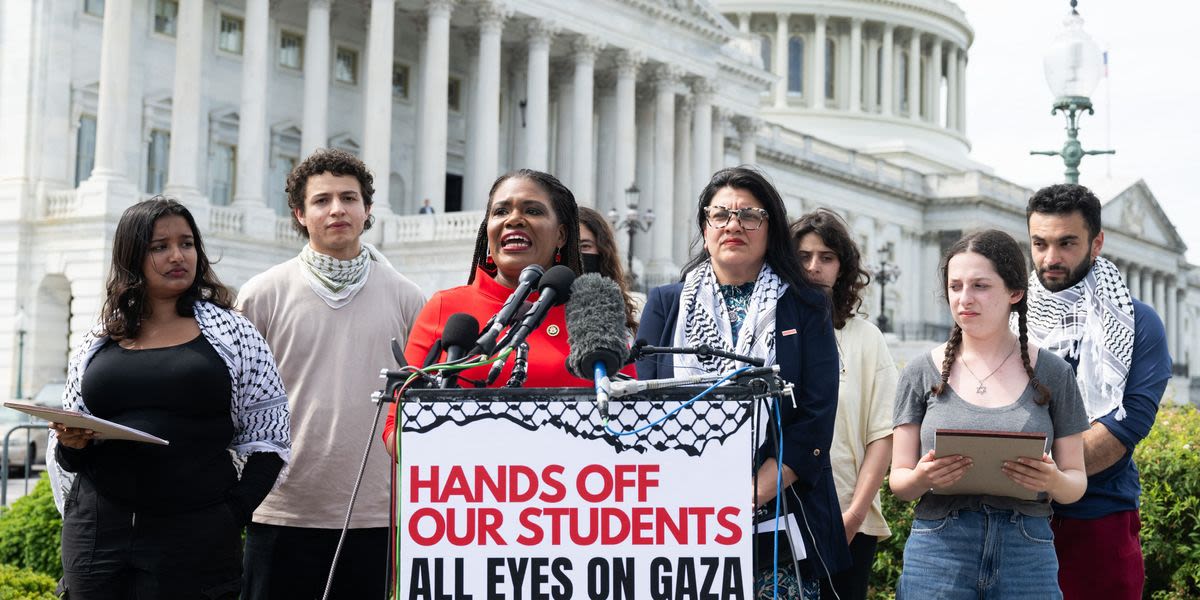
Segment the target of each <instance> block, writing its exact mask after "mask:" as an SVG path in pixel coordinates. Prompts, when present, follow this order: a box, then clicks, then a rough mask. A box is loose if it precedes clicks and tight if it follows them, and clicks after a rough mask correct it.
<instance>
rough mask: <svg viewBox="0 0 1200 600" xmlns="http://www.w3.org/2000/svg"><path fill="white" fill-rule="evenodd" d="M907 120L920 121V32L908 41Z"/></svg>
mask: <svg viewBox="0 0 1200 600" xmlns="http://www.w3.org/2000/svg"><path fill="white" fill-rule="evenodd" d="M907 83H908V118H910V119H912V120H914V121H920V120H921V32H920V31H917V30H916V29H914V30H913V31H912V37H911V38H909V40H908V82H907Z"/></svg>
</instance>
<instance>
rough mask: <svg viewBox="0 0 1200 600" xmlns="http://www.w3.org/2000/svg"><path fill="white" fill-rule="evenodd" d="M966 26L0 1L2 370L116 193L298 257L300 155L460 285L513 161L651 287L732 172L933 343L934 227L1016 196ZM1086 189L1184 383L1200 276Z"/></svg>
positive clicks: (87, 308)
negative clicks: (841, 235)
mask: <svg viewBox="0 0 1200 600" xmlns="http://www.w3.org/2000/svg"><path fill="white" fill-rule="evenodd" d="M973 35H974V33H973V30H972V28H971V26H970V23H969V22H968V20H967V16H966V14H964V12H963V11H962V10H961V9H960V8H958V7H957V6H956V5H955V4H953V3H951V2H949V1H946V0H821V1H817V0H588V1H586V2H585V1H567V0H506V1H504V2H501V1H498V0H19V1H10V2H5V3H3V5H2V6H0V132H3V136H4V143H3V144H2V145H0V153H2V154H3V159H0V206H2V210H0V315H4V317H3V318H0V387H2V388H3V390H4V393H5V394H6V396H5V397H12V396H13V395H15V394H16V392H17V379H18V378H17V376H16V374H17V364H18V362H20V363H21V364H22V365H23V371H22V378H21V379H22V386H23V392H24V395H26V396H29V395H31V394H32V393H33V392H34V391H36V390H37V389H39V388H40V387H41V386H42V385H43V384H45V383H47V382H50V381H54V380H61V379H62V378H63V377H64V376H65V366H66V360H67V356H68V353H69V351H70V349H71V348H73V347H74V346H75V345H76V344H77V343H78V342H79V340H80V339H81V337H82V335H83V333H84V332H85V331H87V330H88V329H90V328H91V327H92V326H93V325H94V324H95V321H96V315H97V312H98V310H99V305H100V302H101V293H102V290H103V285H104V278H105V275H106V272H107V260H108V257H109V254H110V252H111V245H112V237H113V232H114V230H115V227H116V223H117V220H118V217H119V216H120V214H121V212H122V211H123V210H124V208H125V207H127V206H129V205H130V204H131V203H133V202H135V201H137V200H139V199H142V198H146V197H149V196H151V195H154V194H158V193H165V194H168V195H172V196H175V197H177V198H179V199H181V200H182V201H184V202H185V203H186V204H187V205H188V206H189V207H190V208H191V209H192V211H193V213H194V214H195V215H196V217H197V219H198V221H199V226H200V228H201V230H202V232H203V234H204V236H205V238H206V240H207V244H208V249H209V254H210V256H211V257H213V258H214V259H216V260H217V264H216V267H215V268H216V270H217V273H218V274H219V276H220V277H221V278H222V279H223V280H224V281H225V282H226V283H228V284H231V285H233V286H234V287H237V286H240V285H241V284H242V283H244V282H245V281H246V280H247V279H248V278H249V277H250V276H252V275H254V274H256V273H258V272H260V271H262V270H264V269H265V268H267V267H268V266H270V265H273V264H275V263H278V262H282V261H284V260H287V259H289V258H291V257H292V256H294V255H295V254H296V253H297V251H298V249H299V248H300V246H301V244H302V240H301V239H300V238H299V237H298V236H297V235H296V234H295V232H294V231H293V230H292V227H291V225H290V219H291V217H290V216H289V214H288V212H287V208H286V198H285V193H284V181H285V178H286V175H287V173H288V172H289V171H290V170H291V168H292V167H293V166H294V165H295V164H296V163H297V162H299V160H300V159H301V158H302V157H304V156H306V155H307V154H308V153H310V152H311V151H312V150H314V149H316V148H319V147H337V148H342V149H345V150H348V151H350V152H353V153H355V154H357V155H358V156H360V157H361V158H363V160H364V161H365V162H366V163H367V164H368V165H369V166H370V167H371V169H372V170H373V171H374V173H375V179H376V184H375V185H376V196H375V206H374V208H373V214H374V215H375V216H376V219H377V221H376V225H375V227H374V228H373V229H372V230H371V231H369V232H368V233H367V238H368V239H369V240H370V241H372V242H374V243H375V244H377V245H378V246H379V248H380V249H381V250H383V251H384V252H385V253H386V254H387V255H388V256H389V257H390V259H391V260H392V262H393V263H394V264H395V265H396V266H397V268H399V269H400V270H401V271H402V272H403V273H405V274H406V275H408V276H409V277H411V278H412V279H414V280H415V281H416V282H417V283H418V284H420V285H421V286H422V287H423V288H424V290H425V292H426V293H427V294H429V293H432V292H434V291H435V290H437V289H441V288H445V287H449V286H453V285H460V284H462V283H464V282H465V280H466V275H467V267H468V264H469V261H470V256H471V251H472V247H473V242H474V236H475V233H476V231H477V228H478V226H479V223H480V221H481V219H482V217H483V215H482V208H483V206H484V204H485V202H486V196H487V190H488V187H489V185H490V183H491V182H492V180H493V179H494V178H495V177H496V176H497V175H499V174H500V173H502V172H504V171H507V170H509V169H513V168H519V167H530V168H535V169H542V170H547V171H549V172H551V173H554V174H556V175H558V176H559V177H560V178H561V179H563V181H564V182H565V183H567V185H568V186H569V187H570V188H571V189H572V190H573V191H574V192H575V193H576V196H577V198H578V199H579V201H580V203H581V204H583V205H587V206H593V207H595V208H597V209H599V210H600V211H601V212H608V211H609V210H610V209H616V210H617V211H618V212H619V213H621V214H624V213H625V212H627V211H628V210H629V208H628V207H627V206H626V204H627V195H626V189H627V188H629V187H631V186H633V185H636V186H637V188H638V189H639V190H640V194H638V195H637V198H638V202H639V204H640V205H639V206H635V207H634V208H635V209H638V210H642V211H644V210H646V209H653V211H654V214H655V216H656V220H655V221H654V224H653V226H652V227H651V229H650V231H649V232H647V233H639V234H637V235H636V236H635V237H634V238H633V248H632V249H631V250H630V249H629V248H628V247H627V242H626V240H627V238H626V236H625V235H624V234H619V235H618V237H619V238H621V241H622V249H623V251H632V253H633V256H634V262H635V271H636V272H637V273H638V275H639V280H640V281H641V282H643V283H646V284H651V285H653V284H657V283H663V282H666V281H669V280H672V279H674V278H677V277H678V271H679V266H680V265H681V264H683V263H684V262H685V260H686V257H687V256H688V255H689V253H690V252H691V248H692V245H693V244H694V243H695V240H694V239H693V237H694V227H695V226H694V216H693V215H694V210H695V209H694V206H695V198H696V197H697V196H698V193H699V191H700V189H701V188H702V187H703V185H704V183H706V181H707V179H708V176H709V175H710V174H711V173H712V172H713V171H714V170H716V169H718V168H720V167H724V166H731V165H737V164H743V163H748V164H755V165H758V166H759V167H761V168H762V169H764V170H765V171H766V172H767V173H768V174H769V175H770V177H771V178H772V179H773V181H774V182H775V184H776V185H777V186H778V188H779V190H780V191H781V192H782V193H783V195H784V199H785V201H786V203H787V205H788V210H789V213H790V214H791V215H792V216H793V217H794V216H798V215H799V214H801V213H802V212H804V211H808V210H812V209H814V208H816V207H818V206H826V207H830V208H832V209H834V210H836V211H838V212H839V213H841V214H842V215H844V216H845V218H846V220H847V221H848V222H849V224H850V226H851V229H852V231H853V233H854V235H855V236H856V237H857V239H858V242H859V245H860V247H861V248H862V249H863V251H864V253H865V255H866V256H865V258H866V260H867V261H868V262H871V263H874V264H876V265H879V264H882V263H888V264H891V265H896V266H898V267H899V268H900V270H901V275H900V277H899V278H898V279H897V280H896V281H894V282H892V283H891V284H889V285H887V286H886V287H885V288H884V289H885V290H886V298H883V299H881V298H880V293H881V290H880V287H881V286H879V285H877V284H873V285H871V286H870V288H869V296H868V298H867V300H866V302H865V304H864V309H865V310H866V311H868V312H869V313H871V315H872V318H874V317H876V316H877V315H878V312H879V309H880V305H881V300H883V301H884V302H883V304H884V305H885V306H886V312H887V316H888V318H889V319H890V321H891V323H892V324H893V330H894V333H895V335H894V337H893V338H892V339H893V343H894V344H895V345H896V347H900V348H903V347H904V345H905V344H913V345H914V346H913V347H917V345H919V347H922V348H923V347H927V346H928V345H929V343H930V341H932V340H940V339H944V336H945V334H946V332H947V330H948V326H949V324H950V321H949V316H948V314H947V310H946V308H945V306H944V304H943V303H942V300H941V297H942V295H941V291H940V290H939V289H938V288H939V285H938V277H937V274H936V269H937V264H938V260H939V258H940V256H941V254H942V251H943V249H944V248H946V247H947V246H948V245H949V244H950V243H952V242H953V241H954V240H955V239H957V238H958V237H959V236H960V235H961V233H962V232H964V231H967V230H970V229H972V228H977V227H985V226H987V227H999V228H1002V229H1005V230H1007V231H1009V232H1010V233H1013V234H1014V235H1015V236H1016V237H1017V238H1018V239H1023V238H1024V235H1025V216H1024V206H1025V202H1026V200H1027V199H1028V197H1029V196H1030V195H1031V193H1032V191H1033V190H1030V189H1027V188H1024V187H1022V186H1019V185H1016V184H1014V183H1011V182H1008V181H1005V180H1003V179H1000V178H998V177H996V176H994V175H992V174H991V173H990V169H989V167H988V166H986V165H982V164H978V163H976V162H974V161H972V160H971V159H970V158H969V157H968V152H969V150H970V141H969V140H968V139H967V137H966V131H967V119H968V115H967V114H966V110H965V108H966V102H965V98H966V86H967V83H968V81H969V79H968V65H969V50H970V47H971V43H972V38H973ZM974 75H975V76H985V74H974ZM980 118H982V117H980ZM1048 126H1049V124H1048ZM1097 191H1098V192H1099V195H1100V196H1101V200H1102V201H1103V202H1105V205H1104V225H1105V230H1106V231H1107V237H1106V243H1105V247H1104V249H1105V255H1106V256H1108V257H1109V258H1110V259H1112V260H1114V261H1115V262H1116V263H1117V265H1118V266H1119V267H1120V268H1121V270H1122V272H1123V273H1124V274H1125V277H1126V280H1127V281H1128V282H1129V284H1130V286H1131V289H1132V290H1133V293H1134V295H1135V296H1136V297H1139V298H1140V299H1142V300H1143V301H1146V302H1148V303H1150V304H1152V305H1153V306H1154V307H1155V309H1156V310H1157V311H1158V313H1159V315H1161V316H1162V317H1163V320H1164V322H1165V323H1166V326H1167V330H1168V332H1169V333H1168V337H1169V344H1170V350H1171V354H1172V356H1174V357H1175V368H1176V374H1177V376H1178V377H1176V379H1175V381H1174V382H1173V383H1172V387H1171V388H1170V389H1169V391H1168V395H1171V394H1175V398H1176V399H1179V398H1186V397H1187V393H1188V381H1189V380H1188V379H1186V377H1190V376H1191V375H1192V374H1193V369H1192V368H1191V367H1192V366H1193V365H1195V366H1196V367H1197V368H1196V369H1195V371H1196V374H1197V375H1200V361H1193V360H1192V358H1193V357H1196V356H1200V271H1198V270H1197V269H1196V268H1195V267H1193V266H1192V265H1190V264H1188V263H1187V261H1186V259H1185V256H1184V253H1185V250H1186V247H1185V245H1184V243H1183V241H1182V239H1181V238H1180V236H1179V235H1178V234H1177V232H1176V230H1175V228H1174V226H1173V225H1172V224H1171V223H1170V221H1169V220H1168V219H1167V217H1166V215H1165V214H1164V213H1163V211H1162V210H1161V208H1160V207H1159V205H1158V203H1157V201H1156V199H1155V197H1154V194H1153V193H1152V192H1151V190H1150V189H1149V188H1148V187H1147V186H1146V185H1145V183H1143V182H1141V181H1135V182H1129V183H1128V184H1127V185H1120V186H1116V187H1114V188H1113V189H1109V190H1097ZM424 199H429V200H430V201H431V203H432V205H433V207H434V209H435V211H436V214H434V215H417V214H416V212H417V208H418V207H420V206H421V204H422V202H423V200H424ZM17 315H21V316H20V318H17ZM380 360H381V361H385V360H387V358H386V357H382V356H381V357H380Z"/></svg>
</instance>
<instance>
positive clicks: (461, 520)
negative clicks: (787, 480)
mask: <svg viewBox="0 0 1200 600" xmlns="http://www.w3.org/2000/svg"><path fill="white" fill-rule="evenodd" d="M753 383H754V381H753V380H752V381H751V384H753ZM705 389H706V388H704V387H683V388H671V389H669V390H663V391H656V392H643V393H641V394H636V395H630V396H625V397H622V398H619V399H615V400H613V401H611V402H610V403H609V406H608V411H609V413H610V414H609V419H608V424H607V426H606V425H605V423H604V418H603V415H602V414H601V411H600V409H599V407H598V406H597V405H596V396H595V393H594V392H592V391H591V390H589V389H586V388H570V389H557V388H553V389H551V388H546V389H539V388H517V389H479V390H467V389H455V390H411V391H409V392H408V393H407V394H406V396H405V398H404V401H403V402H402V403H401V405H400V408H399V409H398V413H397V429H398V430H399V431H400V440H399V443H400V447H399V460H398V464H397V473H396V486H395V490H396V492H395V493H396V498H395V500H396V502H395V505H396V514H395V521H396V530H395V535H396V547H397V549H398V551H397V560H396V565H395V571H396V575H397V576H396V584H395V585H396V589H395V593H396V595H395V598H397V599H400V600H417V599H427V600H467V599H468V598H470V599H473V600H484V599H490V598H505V599H513V598H547V599H555V600H560V599H561V600H565V599H571V598H576V599H579V598H613V599H616V598H629V599H632V598H649V599H657V598H680V597H691V598H720V599H732V598H751V597H753V596H752V591H753V590H752V586H753V580H752V551H753V550H752V546H753V543H752V542H753V540H752V538H753V533H752V532H753V523H752V519H753V501H754V499H753V490H752V486H751V472H752V468H753V456H754V446H755V440H756V432H755V429H756V427H757V424H758V422H759V418H756V415H755V413H756V412H757V413H761V415H762V417H765V416H766V413H765V410H756V404H761V403H758V402H757V401H758V400H761V399H764V398H769V397H771V395H772V394H771V393H770V392H769V391H767V390H764V389H763V388H762V386H756V385H740V384H739V385H725V386H721V387H719V388H717V389H716V390H714V391H713V392H712V393H710V394H708V395H706V396H703V397H702V398H700V399H698V400H695V401H691V400H692V399H693V397H695V396H697V395H698V394H700V393H701V392H703V391H704V390H705ZM672 411H674V412H672ZM656 421H659V422H658V423H657V424H653V423H655V422H656ZM763 422H765V418H764V419H763ZM614 432H616V433H614Z"/></svg>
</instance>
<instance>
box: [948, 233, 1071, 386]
mask: <svg viewBox="0 0 1200 600" xmlns="http://www.w3.org/2000/svg"><path fill="white" fill-rule="evenodd" d="M967 252H974V253H975V254H978V255H980V256H982V257H984V258H986V259H988V261H989V262H991V263H992V268H994V269H995V270H996V274H997V275H999V276H1000V280H1001V281H1003V282H1004V287H1005V288H1006V289H1008V291H1010V292H1016V291H1020V292H1026V293H1024V294H1022V295H1021V299H1020V300H1018V301H1017V302H1015V303H1014V304H1012V306H1011V307H1010V308H1009V310H1010V311H1012V312H1015V313H1017V343H1018V345H1019V346H1020V347H1021V364H1022V365H1024V366H1025V374H1026V375H1028V376H1029V383H1030V385H1032V386H1033V388H1034V389H1035V390H1037V392H1038V396H1037V399H1036V402H1037V403H1038V404H1039V405H1045V404H1046V403H1048V402H1050V388H1048V387H1046V386H1045V385H1043V384H1042V382H1040V381H1038V379H1037V377H1036V376H1035V374H1034V371H1033V364H1032V363H1030V360H1029V330H1028V325H1027V316H1026V315H1027V313H1028V312H1029V295H1028V293H1027V292H1028V291H1029V280H1028V278H1027V275H1026V267H1025V253H1024V252H1022V251H1021V246H1020V245H1018V244H1017V241H1016V240H1014V239H1013V238H1012V236H1011V235H1008V234H1007V233H1004V232H1003V231H1000V230H998V229H985V230H982V231H976V232H974V233H971V234H967V235H966V236H963V237H962V238H960V239H959V240H958V241H957V242H955V243H954V245H953V246H951V247H950V249H949V250H948V251H946V255H945V256H944V257H942V263H941V267H940V271H941V274H942V293H943V294H945V298H946V300H947V301H949V299H950V294H949V291H948V287H949V275H950V274H949V266H950V259H951V258H954V257H955V256H957V255H959V254H964V253H967ZM961 349H962V328H961V327H959V326H958V324H957V323H955V324H954V328H953V329H951V330H950V339H949V340H947V341H946V354H945V358H944V359H942V379H941V381H940V382H938V383H937V384H936V385H934V386H933V387H932V388H930V390H929V391H930V393H932V394H933V395H934V396H941V395H942V392H944V391H946V385H947V382H949V381H950V368H951V367H952V366H953V365H954V361H955V360H956V359H957V358H958V354H959V351H960V350H961Z"/></svg>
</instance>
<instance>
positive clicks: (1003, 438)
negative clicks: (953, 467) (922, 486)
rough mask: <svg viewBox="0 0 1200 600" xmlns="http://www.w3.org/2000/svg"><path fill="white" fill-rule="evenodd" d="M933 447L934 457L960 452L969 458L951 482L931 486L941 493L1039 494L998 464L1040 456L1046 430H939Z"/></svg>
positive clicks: (1025, 496)
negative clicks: (1025, 486) (1009, 476)
mask: <svg viewBox="0 0 1200 600" xmlns="http://www.w3.org/2000/svg"><path fill="white" fill-rule="evenodd" d="M935 435H936V437H935V441H934V449H935V450H936V451H937V457H938V458H941V457H944V456H954V455H955V454H961V455H962V456H966V457H968V458H970V459H971V461H972V463H971V467H970V468H969V469H967V473H966V475H963V477H962V479H959V480H958V481H956V482H954V483H953V484H952V485H948V486H945V487H940V488H936V487H935V488H934V489H933V493H935V494H943V495H968V494H969V495H974V494H983V495H989V496H1009V497H1012V498H1019V499H1021V500H1037V497H1038V493H1037V492H1034V491H1032V490H1028V489H1025V488H1023V487H1021V486H1020V485H1018V484H1017V483H1015V482H1013V480H1011V479H1009V478H1008V476H1007V475H1005V474H1004V472H1003V471H1001V470H1000V467H1001V466H1003V464H1004V462H1005V461H1013V460H1016V459H1018V458H1020V457H1022V456H1026V457H1029V458H1036V459H1040V458H1041V457H1042V454H1043V453H1044V452H1045V450H1046V434H1045V433H1022V432H1013V431H984V430H976V429H938V430H937V433H936V434H935Z"/></svg>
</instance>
